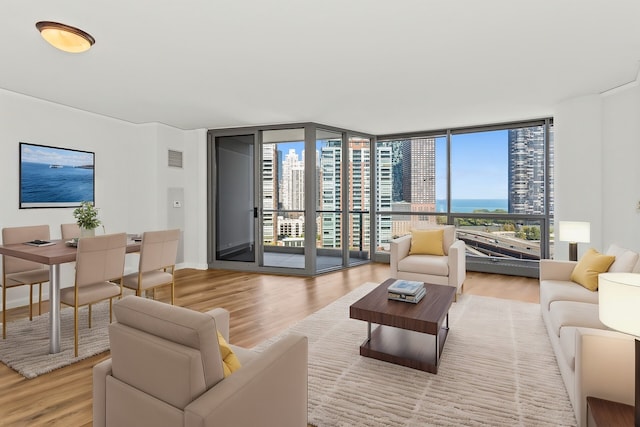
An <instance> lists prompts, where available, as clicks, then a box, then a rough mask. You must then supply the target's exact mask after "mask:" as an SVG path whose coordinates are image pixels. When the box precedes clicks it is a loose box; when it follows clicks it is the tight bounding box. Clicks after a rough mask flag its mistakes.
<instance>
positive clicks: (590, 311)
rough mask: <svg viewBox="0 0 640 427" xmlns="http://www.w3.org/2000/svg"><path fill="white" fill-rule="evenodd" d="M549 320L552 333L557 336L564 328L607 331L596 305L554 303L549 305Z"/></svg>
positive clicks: (570, 302)
mask: <svg viewBox="0 0 640 427" xmlns="http://www.w3.org/2000/svg"><path fill="white" fill-rule="evenodd" d="M549 319H550V320H551V326H552V327H553V333H555V334H556V335H557V336H560V329H561V328H563V327H565V326H583V327H586V328H595V329H609V328H607V327H606V326H605V325H604V323H602V322H601V321H600V317H599V314H598V304H590V303H587V302H575V301H554V302H552V303H551V305H550V310H549Z"/></svg>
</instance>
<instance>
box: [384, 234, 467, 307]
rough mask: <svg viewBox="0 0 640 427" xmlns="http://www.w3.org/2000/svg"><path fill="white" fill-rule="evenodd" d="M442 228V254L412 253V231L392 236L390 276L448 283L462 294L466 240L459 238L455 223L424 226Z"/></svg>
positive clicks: (437, 283) (433, 282) (457, 292)
mask: <svg viewBox="0 0 640 427" xmlns="http://www.w3.org/2000/svg"><path fill="white" fill-rule="evenodd" d="M439 229H442V255H432V254H410V251H411V243H412V242H411V239H412V236H411V234H408V235H406V236H402V237H399V238H397V239H394V240H392V241H391V248H390V250H391V260H390V266H391V277H392V278H394V279H405V280H419V281H421V282H426V283H432V284H435V285H449V286H453V287H454V288H456V294H460V293H461V292H462V284H463V283H464V280H465V278H466V275H467V273H466V262H465V255H466V254H465V244H464V242H463V241H462V240H458V239H457V238H456V229H455V227H454V226H453V225H445V226H433V227H429V228H425V229H424V230H439ZM418 231H419V230H418Z"/></svg>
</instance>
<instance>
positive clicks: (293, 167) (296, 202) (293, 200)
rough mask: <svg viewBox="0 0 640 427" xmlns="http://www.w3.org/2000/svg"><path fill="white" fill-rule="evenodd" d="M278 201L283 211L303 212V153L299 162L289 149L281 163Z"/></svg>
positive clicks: (292, 150) (295, 154) (293, 152)
mask: <svg viewBox="0 0 640 427" xmlns="http://www.w3.org/2000/svg"><path fill="white" fill-rule="evenodd" d="M280 200H281V201H282V208H283V209H286V210H304V151H302V160H300V159H299V158H298V154H297V153H296V150H295V149H294V148H291V149H289V153H288V154H287V155H286V156H285V158H284V160H283V162H282V179H281V181H280Z"/></svg>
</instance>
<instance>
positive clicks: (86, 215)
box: [73, 202, 101, 230]
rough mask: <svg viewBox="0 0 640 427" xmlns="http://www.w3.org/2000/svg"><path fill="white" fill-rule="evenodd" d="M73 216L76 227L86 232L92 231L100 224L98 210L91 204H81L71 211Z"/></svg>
mask: <svg viewBox="0 0 640 427" xmlns="http://www.w3.org/2000/svg"><path fill="white" fill-rule="evenodd" d="M73 216H74V217H75V219H76V222H77V223H78V226H79V227H80V228H84V229H86V230H93V229H95V228H97V227H98V226H99V225H100V224H101V222H100V220H99V219H98V209H96V208H95V207H94V206H93V203H91V202H81V203H80V206H79V207H78V208H76V209H75V210H74V211H73Z"/></svg>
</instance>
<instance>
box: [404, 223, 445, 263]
mask: <svg viewBox="0 0 640 427" xmlns="http://www.w3.org/2000/svg"><path fill="white" fill-rule="evenodd" d="M443 238H444V230H443V229H441V228H439V229H433V230H413V231H411V249H409V255H441V256H442V255H444V249H443V248H442V247H443V244H442V241H443Z"/></svg>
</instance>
